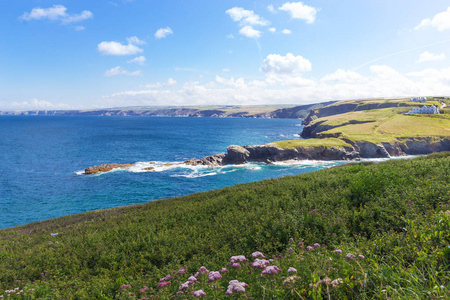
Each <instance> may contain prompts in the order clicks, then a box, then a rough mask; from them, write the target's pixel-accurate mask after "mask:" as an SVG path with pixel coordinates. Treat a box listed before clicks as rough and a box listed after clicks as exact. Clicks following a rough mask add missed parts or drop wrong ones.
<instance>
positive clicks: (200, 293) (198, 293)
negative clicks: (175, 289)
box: [192, 290, 206, 298]
mask: <svg viewBox="0 0 450 300" xmlns="http://www.w3.org/2000/svg"><path fill="white" fill-rule="evenodd" d="M192 295H194V297H197V298H200V297H204V296H206V293H205V292H204V291H203V290H198V291H195V292H192Z"/></svg>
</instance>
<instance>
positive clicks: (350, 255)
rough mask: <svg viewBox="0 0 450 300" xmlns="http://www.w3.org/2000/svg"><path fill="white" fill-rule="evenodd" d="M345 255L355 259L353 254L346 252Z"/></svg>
mask: <svg viewBox="0 0 450 300" xmlns="http://www.w3.org/2000/svg"><path fill="white" fill-rule="evenodd" d="M345 257H347V258H348V259H355V256H354V255H353V254H351V253H349V254H347V255H346V256H345Z"/></svg>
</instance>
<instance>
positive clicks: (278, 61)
mask: <svg viewBox="0 0 450 300" xmlns="http://www.w3.org/2000/svg"><path fill="white" fill-rule="evenodd" d="M261 71H263V72H264V73H273V74H291V75H292V74H294V75H295V74H301V73H304V72H306V71H311V62H310V61H309V60H308V59H306V58H303V57H302V56H300V55H298V56H294V55H293V54H292V53H288V54H286V55H285V56H282V55H279V54H269V55H268V56H267V57H266V58H265V59H264V62H263V66H262V68H261Z"/></svg>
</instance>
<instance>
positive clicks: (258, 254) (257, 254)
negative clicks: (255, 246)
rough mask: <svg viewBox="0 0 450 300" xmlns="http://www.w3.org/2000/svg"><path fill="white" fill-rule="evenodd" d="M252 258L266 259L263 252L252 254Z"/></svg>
mask: <svg viewBox="0 0 450 300" xmlns="http://www.w3.org/2000/svg"><path fill="white" fill-rule="evenodd" d="M252 257H253V258H256V257H262V258H266V257H265V256H264V255H263V254H262V253H261V252H259V251H256V252H253V253H252Z"/></svg>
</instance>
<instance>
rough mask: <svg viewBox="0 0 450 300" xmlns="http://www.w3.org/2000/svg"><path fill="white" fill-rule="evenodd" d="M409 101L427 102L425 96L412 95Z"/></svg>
mask: <svg viewBox="0 0 450 300" xmlns="http://www.w3.org/2000/svg"><path fill="white" fill-rule="evenodd" d="M409 102H420V103H425V102H427V97H412V98H410V99H409Z"/></svg>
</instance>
